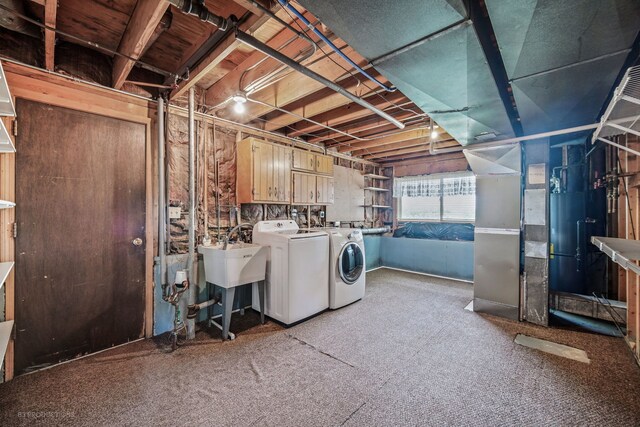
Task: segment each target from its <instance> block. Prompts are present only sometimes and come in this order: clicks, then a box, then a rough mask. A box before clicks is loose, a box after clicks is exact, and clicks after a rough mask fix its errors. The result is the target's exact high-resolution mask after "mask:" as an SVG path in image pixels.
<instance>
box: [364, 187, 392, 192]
mask: <svg viewBox="0 0 640 427" xmlns="http://www.w3.org/2000/svg"><path fill="white" fill-rule="evenodd" d="M364 189H365V190H369V191H378V192H381V193H388V192H389V191H390V190H387V189H386V188H378V187H364Z"/></svg>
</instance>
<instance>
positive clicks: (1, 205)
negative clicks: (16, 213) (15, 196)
mask: <svg viewBox="0 0 640 427" xmlns="http://www.w3.org/2000/svg"><path fill="white" fill-rule="evenodd" d="M15 207H16V204H15V203H13V202H8V201H6V200H0V209H11V208H15Z"/></svg>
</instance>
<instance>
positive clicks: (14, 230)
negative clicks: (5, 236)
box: [13, 222, 18, 239]
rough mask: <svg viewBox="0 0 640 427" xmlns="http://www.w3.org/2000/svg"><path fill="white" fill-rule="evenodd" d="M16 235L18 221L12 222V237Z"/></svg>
mask: <svg viewBox="0 0 640 427" xmlns="http://www.w3.org/2000/svg"><path fill="white" fill-rule="evenodd" d="M16 237H18V223H17V222H14V223H13V238H14V239H15V238H16Z"/></svg>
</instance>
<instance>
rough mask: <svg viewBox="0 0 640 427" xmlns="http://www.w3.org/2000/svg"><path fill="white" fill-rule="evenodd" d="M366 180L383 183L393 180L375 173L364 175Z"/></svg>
mask: <svg viewBox="0 0 640 427" xmlns="http://www.w3.org/2000/svg"><path fill="white" fill-rule="evenodd" d="M363 176H364V177H365V178H371V179H379V180H381V181H386V180H387V179H391V178H390V177H388V176H384V175H376V174H375V173H367V174H365V175H363Z"/></svg>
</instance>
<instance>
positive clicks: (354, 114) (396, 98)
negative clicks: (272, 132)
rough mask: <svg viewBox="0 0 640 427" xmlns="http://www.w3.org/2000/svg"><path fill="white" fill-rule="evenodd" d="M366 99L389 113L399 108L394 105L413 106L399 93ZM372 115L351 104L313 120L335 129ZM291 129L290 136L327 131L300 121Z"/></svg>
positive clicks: (362, 108) (370, 96)
mask: <svg viewBox="0 0 640 427" xmlns="http://www.w3.org/2000/svg"><path fill="white" fill-rule="evenodd" d="M364 99H365V100H366V101H367V102H369V103H370V104H372V105H374V106H376V107H378V108H380V109H381V110H383V111H385V112H387V113H389V112H390V111H393V109H394V108H397V107H395V105H394V104H398V105H400V106H405V105H410V104H411V102H410V101H407V100H406V98H405V97H404V95H403V94H401V93H399V92H394V93H392V94H389V95H387V97H386V98H381V97H379V96H378V95H369V96H368V97H365V98H364ZM370 114H371V111H370V110H368V109H366V108H364V107H361V106H360V105H358V104H355V103H350V104H347V105H343V106H342V107H338V108H335V109H333V110H330V111H327V112H325V113H322V114H318V115H317V116H314V117H311V119H312V120H315V121H316V122H319V123H322V124H324V125H325V126H331V127H335V126H337V125H340V124H343V123H347V122H351V121H353V120H357V119H361V118H363V117H367V116H369V115H370ZM291 128H293V129H294V130H293V131H292V132H288V133H289V135H290V136H300V135H304V134H307V133H312V132H318V131H321V130H325V128H323V127H322V126H318V125H315V124H313V123H310V122H307V121H300V122H298V123H296V124H295V125H293V126H291Z"/></svg>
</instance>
